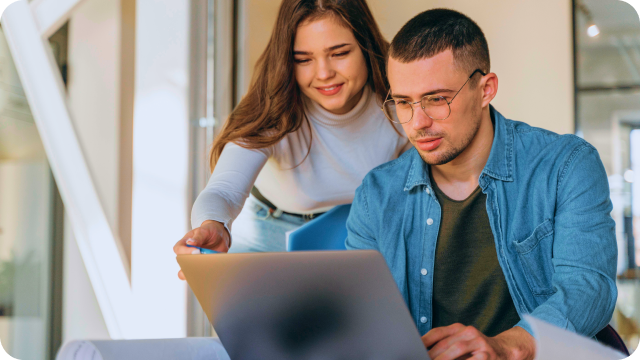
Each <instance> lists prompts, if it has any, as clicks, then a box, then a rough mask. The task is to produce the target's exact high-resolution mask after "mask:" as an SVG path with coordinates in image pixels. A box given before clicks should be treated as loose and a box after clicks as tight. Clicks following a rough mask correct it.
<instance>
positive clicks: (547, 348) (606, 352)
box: [524, 315, 627, 360]
mask: <svg viewBox="0 0 640 360" xmlns="http://www.w3.org/2000/svg"><path fill="white" fill-rule="evenodd" d="M524 319H525V320H526V321H528V322H529V324H531V327H532V328H533V332H534V334H535V335H536V347H537V351H536V360H538V359H539V360H542V359H544V360H567V359H585V360H587V359H588V360H619V359H624V358H626V357H627V356H626V355H623V354H622V353H620V352H618V351H616V350H614V349H611V348H610V347H608V346H604V345H602V344H600V343H598V342H597V341H595V340H592V339H589V338H587V337H584V336H580V335H578V334H576V333H573V332H571V331H567V330H564V329H560V328H559V327H557V326H554V325H551V324H549V323H546V322H544V321H542V320H539V319H536V318H534V317H532V316H529V315H525V316H524Z"/></svg>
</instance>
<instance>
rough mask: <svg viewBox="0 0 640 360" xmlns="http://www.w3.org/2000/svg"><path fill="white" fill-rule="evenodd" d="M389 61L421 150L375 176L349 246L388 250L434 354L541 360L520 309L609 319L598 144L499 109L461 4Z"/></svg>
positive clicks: (602, 322)
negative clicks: (534, 124) (537, 359)
mask: <svg viewBox="0 0 640 360" xmlns="http://www.w3.org/2000/svg"><path fill="white" fill-rule="evenodd" d="M387 71H388V76H389V83H390V86H391V90H390V93H389V96H388V100H387V101H386V102H385V104H384V105H383V110H384V111H385V113H386V114H387V116H388V117H389V118H390V119H391V120H392V121H396V122H399V123H402V124H403V127H404V130H405V132H406V134H407V136H408V137H409V139H410V141H411V143H412V144H413V145H414V147H415V149H412V150H410V151H407V152H406V153H405V154H404V155H403V156H401V157H400V158H398V159H397V160H394V161H392V162H389V163H386V164H384V165H381V166H379V167H378V168H376V169H374V170H372V171H371V172H370V173H369V174H368V175H367V176H366V178H365V179H364V181H363V183H362V185H361V186H360V187H359V188H358V190H357V192H356V197H355V200H354V203H353V206H352V208H351V214H350V216H349V220H348V221H347V229H348V231H349V235H348V238H347V242H346V243H347V247H348V248H349V249H376V250H379V251H380V252H381V253H382V255H383V256H384V257H385V259H386V261H387V263H388V265H389V267H390V269H391V272H392V274H393V276H394V278H395V280H396V282H397V284H398V287H399V288H400V291H401V293H402V295H403V296H404V298H405V301H406V302H407V304H408V306H409V309H410V311H411V314H412V316H413V318H414V321H415V322H416V324H417V327H418V330H419V331H420V333H421V334H424V336H423V342H424V344H425V346H426V347H427V349H429V355H430V356H431V358H433V359H437V360H445V359H458V358H467V357H470V356H473V358H474V359H533V357H534V353H535V343H534V338H533V336H532V330H531V327H530V326H529V324H528V323H526V322H525V321H524V320H522V315H523V314H531V315H533V316H535V317H537V318H540V319H542V320H544V321H547V322H549V323H552V324H554V325H556V326H559V327H561V328H565V329H567V330H571V331H575V332H577V333H580V334H582V335H586V336H593V335H595V334H596V333H597V332H598V331H599V330H601V329H602V328H603V327H605V326H606V325H607V323H608V322H609V320H610V319H611V315H612V313H613V308H614V305H615V302H616V298H617V290H616V284H615V274H616V257H617V247H616V241H615V234H614V222H613V219H612V218H611V216H610V212H611V209H612V205H611V201H610V199H609V186H608V182H607V176H606V173H605V170H604V167H603V165H602V162H601V161H600V158H599V156H598V153H597V151H596V149H595V148H594V147H593V146H591V145H590V144H588V143H587V142H585V141H584V140H582V139H580V138H578V137H576V136H573V135H562V136H561V135H558V134H555V133H552V132H549V131H546V130H543V129H539V128H534V127H530V126H528V125H526V124H524V123H521V122H516V121H511V120H507V119H505V118H504V117H503V116H502V115H501V114H500V113H498V112H497V111H496V110H495V109H494V108H493V107H492V106H491V105H490V103H491V100H493V98H494V97H495V96H496V93H497V91H498V78H497V76H496V74H494V73H490V61H489V50H488V46H487V42H486V39H485V37H484V34H483V33H482V31H481V30H480V28H479V27H478V26H477V24H475V23H474V22H473V21H472V20H471V19H469V18H467V17H466V16H464V15H462V14H460V13H458V12H455V11H451V10H445V9H436V10H430V11H426V12H424V13H421V14H420V15H418V16H416V17H414V18H413V19H412V20H410V21H409V22H408V23H407V24H406V25H405V26H404V27H403V28H402V29H401V30H400V32H399V33H398V34H397V35H396V36H395V38H394V39H393V41H392V43H391V48H390V51H389V59H388V70H387ZM550 86H552V84H550ZM539 106H541V107H544V106H545V104H544V103H542V104H539ZM549 116H553V114H549ZM463 324H464V325H463Z"/></svg>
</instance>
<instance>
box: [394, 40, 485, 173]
mask: <svg viewBox="0 0 640 360" xmlns="http://www.w3.org/2000/svg"><path fill="white" fill-rule="evenodd" d="M387 73H388V76H389V84H390V85H391V96H392V98H393V99H394V100H406V101H410V102H416V101H420V99H422V97H423V96H425V95H439V96H443V97H444V98H445V99H447V101H451V99H452V98H453V97H454V96H455V94H456V92H457V91H458V90H459V89H460V87H462V85H463V84H464V83H465V81H467V79H468V77H469V75H471V73H469V74H467V73H465V72H463V71H461V70H460V69H458V68H457V67H456V66H455V64H454V60H453V53H452V52H451V50H447V51H444V52H441V53H440V54H438V55H436V56H434V57H432V58H429V59H422V60H416V61H413V62H410V63H406V64H405V63H401V62H399V61H397V60H395V59H393V58H389V62H388V69H387ZM475 76H476V77H480V76H481V75H479V74H476V75H475ZM476 80H477V79H476ZM470 85H471V82H470V83H469V84H467V85H466V86H465V87H464V88H463V89H462V91H460V93H459V94H458V95H457V96H456V98H455V101H454V102H453V103H451V105H450V106H451V114H450V115H449V117H448V118H447V119H445V120H432V119H431V118H430V117H428V116H427V115H426V114H425V112H424V111H423V110H422V108H421V107H420V103H418V104H414V105H413V107H414V110H413V119H412V120H411V121H410V122H408V123H405V124H402V127H403V128H404V131H405V133H406V134H407V136H408V137H409V141H411V143H412V144H413V146H415V148H416V149H417V150H418V153H419V154H420V156H421V157H422V159H423V160H424V161H425V162H426V163H427V164H429V165H443V164H446V163H448V162H450V161H452V160H454V159H455V158H456V157H458V155H460V154H461V153H463V152H464V151H465V149H466V148H467V147H468V146H469V144H470V143H471V142H472V140H473V139H474V138H475V136H476V133H477V132H478V129H479V127H480V121H481V119H482V89H481V86H478V85H477V84H476V85H475V86H473V87H472V86H470Z"/></svg>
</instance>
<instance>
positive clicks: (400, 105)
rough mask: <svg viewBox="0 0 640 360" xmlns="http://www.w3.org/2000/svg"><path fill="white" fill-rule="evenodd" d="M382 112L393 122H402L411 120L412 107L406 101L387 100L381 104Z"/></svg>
mask: <svg viewBox="0 0 640 360" xmlns="http://www.w3.org/2000/svg"><path fill="white" fill-rule="evenodd" d="M382 109H383V110H384V114H385V115H386V116H387V118H388V119H389V120H391V121H393V122H394V123H397V124H404V123H407V122H409V121H411V118H412V117H413V108H412V107H411V104H409V103H408V102H407V101H398V102H397V103H396V101H395V100H387V101H385V102H384V104H383V105H382Z"/></svg>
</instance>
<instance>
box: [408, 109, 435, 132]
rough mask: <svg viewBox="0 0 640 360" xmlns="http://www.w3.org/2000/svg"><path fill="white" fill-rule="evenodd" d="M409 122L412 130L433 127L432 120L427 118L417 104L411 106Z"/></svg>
mask: <svg viewBox="0 0 640 360" xmlns="http://www.w3.org/2000/svg"><path fill="white" fill-rule="evenodd" d="M411 122H412V126H413V129H414V130H420V129H424V128H429V127H431V125H433V119H432V118H430V117H428V116H427V114H426V113H425V112H424V110H422V107H421V106H420V104H419V103H418V104H414V105H413V120H412V121H411Z"/></svg>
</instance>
